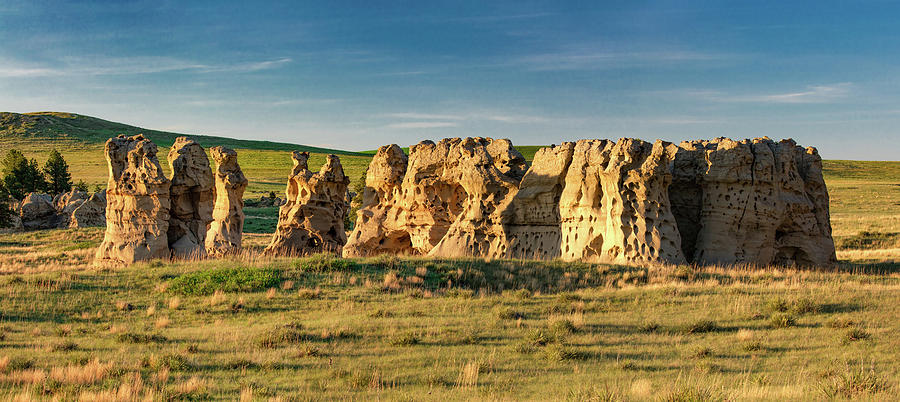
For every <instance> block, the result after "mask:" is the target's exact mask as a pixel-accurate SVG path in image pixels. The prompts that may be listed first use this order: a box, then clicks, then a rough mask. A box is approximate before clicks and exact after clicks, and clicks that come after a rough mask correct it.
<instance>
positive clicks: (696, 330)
mask: <svg viewBox="0 0 900 402" xmlns="http://www.w3.org/2000/svg"><path fill="white" fill-rule="evenodd" d="M718 328H719V327H718V326H717V325H716V323H715V322H714V321H710V320H700V321H697V322H692V323H690V324H688V325H687V326H686V327H685V328H684V333H686V334H701V333H704V332H713V331H715V330H717V329H718Z"/></svg>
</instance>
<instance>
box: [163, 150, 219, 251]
mask: <svg viewBox="0 0 900 402" xmlns="http://www.w3.org/2000/svg"><path fill="white" fill-rule="evenodd" d="M168 159H169V166H170V167H171V170H172V184H171V187H170V189H169V197H170V199H171V208H170V210H169V216H170V218H169V230H168V233H167V236H168V239H169V247H170V248H171V250H172V254H173V255H174V256H176V257H202V256H204V255H205V254H206V251H205V243H206V231H207V229H208V226H209V224H210V223H211V222H212V212H213V198H214V193H215V191H214V179H213V173H212V170H211V169H210V168H209V158H207V157H206V151H204V150H203V147H201V146H200V144H198V143H197V142H196V141H194V140H191V139H190V138H187V137H178V138H177V139H176V140H175V144H173V145H172V148H171V149H170V150H169V158H168Z"/></svg>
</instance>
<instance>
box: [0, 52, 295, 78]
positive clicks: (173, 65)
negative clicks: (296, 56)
mask: <svg viewBox="0 0 900 402" xmlns="http://www.w3.org/2000/svg"><path fill="white" fill-rule="evenodd" d="M291 61H292V60H291V59H290V58H286V57H285V58H280V59H275V60H263V61H253V62H242V63H231V64H204V63H197V62H192V61H188V60H181V59H177V58H172V57H155V56H141V57H125V58H90V59H88V58H80V57H79V58H64V59H61V60H60V61H59V62H58V63H56V64H57V65H56V66H41V65H34V64H30V65H29V64H22V63H15V62H12V61H8V60H0V78H26V77H66V76H102V75H132V74H156V73H165V72H175V71H188V72H196V73H221V72H235V73H250V72H256V71H263V70H271V69H275V68H279V67H281V66H283V65H285V64H288V63H290V62H291Z"/></svg>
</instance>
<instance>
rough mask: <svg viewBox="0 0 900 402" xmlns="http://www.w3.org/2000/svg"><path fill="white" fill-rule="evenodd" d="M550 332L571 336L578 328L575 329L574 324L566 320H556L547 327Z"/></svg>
mask: <svg viewBox="0 0 900 402" xmlns="http://www.w3.org/2000/svg"><path fill="white" fill-rule="evenodd" d="M549 329H550V331H552V332H554V333H557V334H572V333H575V332H577V331H578V328H576V327H575V324H573V323H572V321H570V320H567V319H562V320H556V321H553V322H551V323H550V326H549Z"/></svg>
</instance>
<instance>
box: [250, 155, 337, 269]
mask: <svg viewBox="0 0 900 402" xmlns="http://www.w3.org/2000/svg"><path fill="white" fill-rule="evenodd" d="M291 157H292V158H293V161H294V168H293V170H292V172H291V176H290V178H288V184H287V190H286V191H285V204H284V205H282V206H281V208H279V212H278V226H277V227H276V229H275V234H274V235H273V236H272V241H271V243H269V246H268V247H266V252H269V253H275V254H289V255H303V254H309V253H316V252H322V251H324V252H337V253H340V252H341V248H342V247H343V246H344V243H346V242H347V235H346V233H345V231H344V216H345V215H346V214H347V208H348V206H349V204H348V202H347V186H348V185H349V184H350V178H348V177H347V176H346V175H344V169H343V167H342V166H341V161H340V158H338V157H337V156H336V155H328V156H327V157H326V161H325V164H324V165H323V166H322V168H321V169H320V170H319V171H318V172H316V173H313V172H312V171H310V170H309V166H308V163H307V162H308V160H309V153H308V152H298V151H294V152H293V153H292V154H291Z"/></svg>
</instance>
